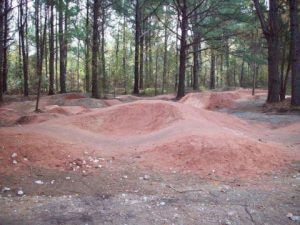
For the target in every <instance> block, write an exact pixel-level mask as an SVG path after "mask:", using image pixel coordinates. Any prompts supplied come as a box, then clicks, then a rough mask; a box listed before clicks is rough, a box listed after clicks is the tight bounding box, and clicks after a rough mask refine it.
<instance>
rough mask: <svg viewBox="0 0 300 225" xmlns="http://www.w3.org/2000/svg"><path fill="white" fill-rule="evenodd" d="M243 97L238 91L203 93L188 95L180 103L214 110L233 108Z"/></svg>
mask: <svg viewBox="0 0 300 225" xmlns="http://www.w3.org/2000/svg"><path fill="white" fill-rule="evenodd" d="M244 95H246V94H244ZM241 97H242V95H241V93H240V92H238V91H227V92H201V93H190V94H187V95H186V96H185V97H184V98H182V99H181V100H180V102H181V103H183V104H187V105H191V106H194V107H197V108H201V109H209V110H214V109H218V108H232V107H233V106H234V103H235V100H237V99H239V98H241Z"/></svg>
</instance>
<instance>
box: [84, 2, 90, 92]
mask: <svg viewBox="0 0 300 225" xmlns="http://www.w3.org/2000/svg"><path fill="white" fill-rule="evenodd" d="M89 8H90V3H89V0H87V2H86V20H85V28H86V36H85V91H86V92H90V18H89V15H90V13H89Z"/></svg>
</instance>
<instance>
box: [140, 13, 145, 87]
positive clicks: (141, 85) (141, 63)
mask: <svg viewBox="0 0 300 225" xmlns="http://www.w3.org/2000/svg"><path fill="white" fill-rule="evenodd" d="M142 18H143V14H142V12H140V19H141V20H142ZM144 27H145V24H144V22H143V23H142V24H141V33H140V34H141V35H140V36H141V37H140V79H139V89H144V41H145V38H144V35H143V32H145V28H144Z"/></svg>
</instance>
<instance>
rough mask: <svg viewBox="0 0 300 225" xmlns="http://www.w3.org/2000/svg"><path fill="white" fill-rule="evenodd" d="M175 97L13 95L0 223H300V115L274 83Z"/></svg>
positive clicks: (0, 172) (1, 174) (6, 113)
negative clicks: (272, 99) (272, 96)
mask: <svg viewBox="0 0 300 225" xmlns="http://www.w3.org/2000/svg"><path fill="white" fill-rule="evenodd" d="M172 98H173V96H172V95H164V96H158V97H153V98H140V97H133V96H122V97H120V98H116V99H113V100H95V99H90V98H88V97H86V96H84V95H81V94H76V93H72V94H65V95H56V96H52V97H49V96H45V97H43V98H42V101H41V105H42V113H38V114H35V113H32V112H31V111H32V105H33V104H34V102H33V101H31V100H30V99H29V100H28V99H27V100H26V101H24V99H22V100H20V101H17V100H18V99H9V100H8V101H7V103H6V104H5V105H3V106H2V107H1V108H0V118H1V125H2V127H1V128H0V136H1V142H0V148H1V150H0V162H1V163H0V187H1V189H2V190H3V191H2V193H1V198H0V203H1V206H0V224H1V225H2V224H3V225H6V224H295V223H297V222H295V221H292V220H291V219H290V218H288V217H287V216H286V215H287V214H288V213H292V214H293V215H299V214H300V212H299V206H300V204H299V203H300V200H299V181H300V174H299V159H300V155H299V151H300V142H299V140H300V116H299V115H298V114H297V113H285V114H281V115H278V113H269V111H268V112H266V111H264V107H263V101H264V99H265V92H264V91H259V92H258V93H257V95H256V96H255V97H252V96H251V95H250V91H249V90H244V89H239V90H235V91H228V92H203V93H191V94H188V95H187V96H185V97H184V98H183V99H181V100H180V101H178V102H174V101H172ZM14 153H15V154H14ZM8 189H9V190H8ZM18 191H22V192H23V195H18V194H17V193H18Z"/></svg>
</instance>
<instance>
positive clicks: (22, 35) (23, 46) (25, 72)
mask: <svg viewBox="0 0 300 225" xmlns="http://www.w3.org/2000/svg"><path fill="white" fill-rule="evenodd" d="M23 3H24V2H23V1H21V4H20V6H19V7H20V21H21V23H20V28H19V34H20V38H21V52H22V59H23V67H22V69H23V77H24V81H23V88H24V96H28V94H29V91H28V57H27V56H28V55H27V53H26V50H27V47H26V42H25V29H24V27H25V25H26V24H27V16H28V15H25V20H24V21H23V17H24V12H23ZM25 5H26V7H27V2H26V3H25Z"/></svg>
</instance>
